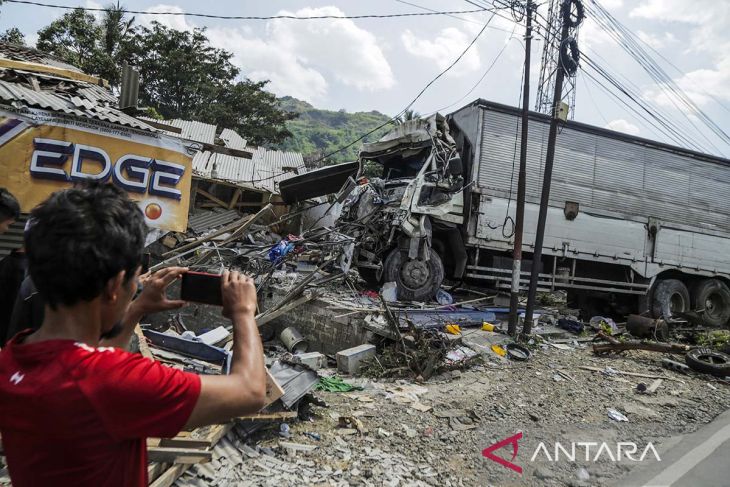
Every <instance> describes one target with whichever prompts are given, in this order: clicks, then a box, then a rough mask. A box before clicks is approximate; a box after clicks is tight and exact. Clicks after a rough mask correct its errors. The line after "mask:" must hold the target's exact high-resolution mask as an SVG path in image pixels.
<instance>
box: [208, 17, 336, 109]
mask: <svg viewBox="0 0 730 487" xmlns="http://www.w3.org/2000/svg"><path fill="white" fill-rule="evenodd" d="M208 37H209V38H210V41H211V43H212V44H213V45H216V46H218V47H226V48H227V49H228V50H229V51H232V52H233V53H234V59H233V62H234V63H235V64H236V65H237V66H239V67H241V68H242V71H243V73H244V75H245V76H247V77H248V78H250V79H252V80H255V81H260V80H266V79H268V80H271V83H269V84H268V85H267V90H271V91H273V92H275V93H277V94H279V95H291V96H293V97H295V98H299V99H302V100H306V101H310V102H311V101H315V100H318V99H321V98H322V97H324V96H325V95H326V94H327V89H328V87H329V84H328V83H327V80H326V79H325V77H324V76H323V75H322V74H321V73H320V72H319V71H317V70H316V69H314V68H312V67H310V66H307V65H306V63H303V62H301V61H300V60H299V59H298V58H297V55H296V53H295V52H293V51H290V50H288V49H286V48H284V47H283V46H281V45H279V44H278V43H277V42H267V41H265V40H263V39H259V38H255V37H248V36H246V35H244V34H242V33H241V32H240V31H238V30H236V29H211V30H210V31H209V32H208Z"/></svg>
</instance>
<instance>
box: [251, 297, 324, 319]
mask: <svg viewBox="0 0 730 487" xmlns="http://www.w3.org/2000/svg"><path fill="white" fill-rule="evenodd" d="M315 297H317V295H316V293H313V292H305V293H304V295H303V296H301V297H300V298H297V299H296V300H294V301H292V302H290V303H288V304H285V305H284V306H282V307H281V308H279V309H275V310H274V311H269V310H267V311H264V312H263V313H259V314H258V315H257V316H256V318H255V319H256V326H258V327H262V326H263V325H265V324H266V323H268V322H269V321H271V320H274V319H276V318H278V317H279V316H281V315H283V314H284V313H288V312H289V311H291V310H293V309H294V308H296V307H298V306H301V305H302V304H304V303H306V302H307V301H311V300H312V299H314V298H315Z"/></svg>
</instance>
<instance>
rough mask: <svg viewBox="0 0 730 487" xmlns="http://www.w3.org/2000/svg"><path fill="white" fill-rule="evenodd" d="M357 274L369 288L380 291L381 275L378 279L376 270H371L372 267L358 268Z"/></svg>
mask: <svg viewBox="0 0 730 487" xmlns="http://www.w3.org/2000/svg"><path fill="white" fill-rule="evenodd" d="M357 272H358V273H360V277H362V280H363V281H365V282H366V283H367V285H368V286H370V287H373V288H376V289H380V286H381V284H383V279H382V273H381V278H380V279H378V269H373V268H372V267H358V268H357Z"/></svg>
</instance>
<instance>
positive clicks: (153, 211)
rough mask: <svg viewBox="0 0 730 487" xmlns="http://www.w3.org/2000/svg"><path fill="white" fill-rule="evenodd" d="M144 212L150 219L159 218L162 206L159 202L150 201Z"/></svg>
mask: <svg viewBox="0 0 730 487" xmlns="http://www.w3.org/2000/svg"><path fill="white" fill-rule="evenodd" d="M144 214H145V216H146V217H147V218H149V219H150V220H157V219H158V218H160V216H161V215H162V207H160V205H158V204H157V203H150V204H149V205H147V207H146V208H145V209H144Z"/></svg>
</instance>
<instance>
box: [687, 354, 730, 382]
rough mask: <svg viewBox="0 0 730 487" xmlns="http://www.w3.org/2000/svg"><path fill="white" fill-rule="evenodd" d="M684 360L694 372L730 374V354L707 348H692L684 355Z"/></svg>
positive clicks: (723, 375) (720, 375)
mask: <svg viewBox="0 0 730 487" xmlns="http://www.w3.org/2000/svg"><path fill="white" fill-rule="evenodd" d="M684 361H685V362H686V363H687V365H689V367H690V368H691V369H692V370H694V371H696V372H702V373H703V374H710V375H715V376H718V377H725V376H728V375H730V355H725V354H724V353H721V352H715V351H714V350H711V349H709V348H693V349H692V350H690V351H689V352H687V355H685V356H684Z"/></svg>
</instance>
